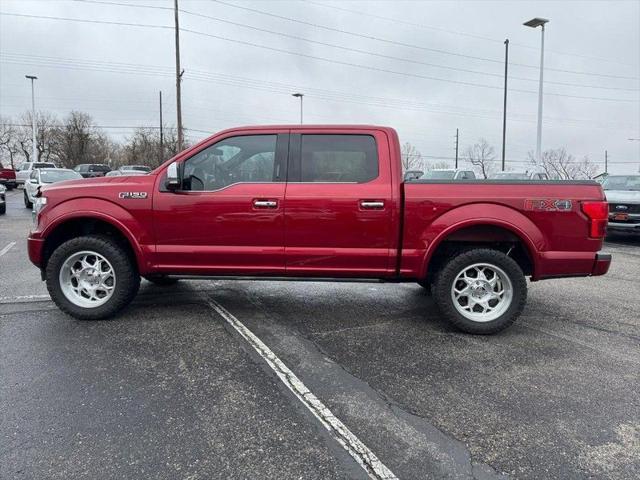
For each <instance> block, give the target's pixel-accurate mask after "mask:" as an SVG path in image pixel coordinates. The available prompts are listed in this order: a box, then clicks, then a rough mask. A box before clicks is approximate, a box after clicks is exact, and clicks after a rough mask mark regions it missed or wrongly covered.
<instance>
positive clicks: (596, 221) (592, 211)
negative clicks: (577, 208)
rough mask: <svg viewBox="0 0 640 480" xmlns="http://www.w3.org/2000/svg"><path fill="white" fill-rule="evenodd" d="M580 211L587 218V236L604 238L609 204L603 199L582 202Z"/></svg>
mask: <svg viewBox="0 0 640 480" xmlns="http://www.w3.org/2000/svg"><path fill="white" fill-rule="evenodd" d="M581 208H582V213H584V214H585V215H586V216H587V218H588V219H589V236H590V237H591V238H604V236H605V235H606V233H607V221H608V218H609V204H608V203H607V202H605V201H593V202H592V201H589V202H582V204H581Z"/></svg>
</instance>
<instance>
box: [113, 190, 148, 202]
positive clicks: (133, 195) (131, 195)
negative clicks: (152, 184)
mask: <svg viewBox="0 0 640 480" xmlns="http://www.w3.org/2000/svg"><path fill="white" fill-rule="evenodd" d="M118 196H119V197H120V198H131V199H133V200H144V199H145V198H147V192H120V193H119V194H118Z"/></svg>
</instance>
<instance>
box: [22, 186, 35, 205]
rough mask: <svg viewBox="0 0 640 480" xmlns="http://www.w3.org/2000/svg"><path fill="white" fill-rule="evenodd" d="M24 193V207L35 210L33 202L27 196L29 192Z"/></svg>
mask: <svg viewBox="0 0 640 480" xmlns="http://www.w3.org/2000/svg"><path fill="white" fill-rule="evenodd" d="M23 192H24V195H23V197H24V206H25V208H33V203H31V201H30V200H29V197H28V196H27V191H26V190H23Z"/></svg>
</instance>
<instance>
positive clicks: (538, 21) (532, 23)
mask: <svg viewBox="0 0 640 480" xmlns="http://www.w3.org/2000/svg"><path fill="white" fill-rule="evenodd" d="M547 22H549V20H547V19H546V18H538V17H536V18H532V19H531V20H529V21H528V22H524V23H523V25H526V26H527V27H531V28H537V27H542V39H541V42H540V85H539V87H538V140H537V142H536V160H537V161H538V162H540V160H541V159H542V84H543V74H544V24H545V23H547Z"/></svg>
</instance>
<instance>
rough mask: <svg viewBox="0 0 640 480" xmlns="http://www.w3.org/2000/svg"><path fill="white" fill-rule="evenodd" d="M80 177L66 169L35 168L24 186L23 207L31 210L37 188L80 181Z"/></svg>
mask: <svg viewBox="0 0 640 480" xmlns="http://www.w3.org/2000/svg"><path fill="white" fill-rule="evenodd" d="M80 179H82V175H80V174H79V173H78V172H74V171H73V170H69V169H67V168H36V169H35V170H31V175H30V176H29V179H28V180H27V181H26V183H25V184H24V206H25V207H26V208H33V202H34V201H35V198H36V193H37V192H38V188H40V187H43V186H45V185H49V184H51V183H56V182H63V181H65V180H80Z"/></svg>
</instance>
